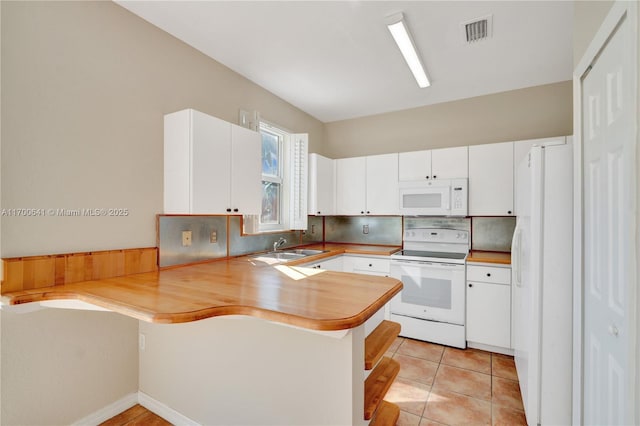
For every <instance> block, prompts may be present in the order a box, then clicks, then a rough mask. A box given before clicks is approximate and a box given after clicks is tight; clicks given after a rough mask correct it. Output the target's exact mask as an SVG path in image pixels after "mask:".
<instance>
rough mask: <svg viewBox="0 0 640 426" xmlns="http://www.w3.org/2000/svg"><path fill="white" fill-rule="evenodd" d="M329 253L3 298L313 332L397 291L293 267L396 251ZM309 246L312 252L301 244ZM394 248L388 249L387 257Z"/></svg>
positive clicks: (394, 284) (347, 324) (342, 248)
mask: <svg viewBox="0 0 640 426" xmlns="http://www.w3.org/2000/svg"><path fill="white" fill-rule="evenodd" d="M319 246H322V247H323V249H324V250H331V251H329V252H328V253H323V254H322V255H318V256H309V257H306V258H304V259H303V260H301V261H296V262H288V263H286V264H276V265H269V264H267V263H263V262H261V261H258V260H257V259H255V258H252V257H251V256H244V257H238V258H234V259H228V260H221V261H213V262H210V263H202V264H198V265H190V266H183V267H179V268H173V269H166V270H162V271H157V272H147V273H142V274H133V275H127V276H124V277H118V278H109V279H102V280H94V281H84V282H79V283H74V284H65V285H57V286H53V287H46V288H39V289H31V290H23V291H17V292H12V293H6V294H3V295H2V302H3V303H4V304H8V305H18V304H22V303H29V302H40V301H45V300H58V299H77V300H81V301H84V302H87V303H90V304H93V305H97V306H100V307H103V308H106V309H109V310H111V311H114V312H117V313H120V314H123V315H127V316H130V317H133V318H137V319H139V320H143V321H147V322H154V323H180V322H189V321H197V320H200V319H204V318H209V317H214V316H219V315H249V316H253V317H258V318H263V319H266V320H270V321H275V322H281V323H286V324H291V325H295V326H299V327H303V328H308V329H313V330H344V329H349V328H353V327H357V326H359V325H361V324H363V323H364V322H365V321H366V320H367V319H368V318H369V317H371V316H372V315H373V314H374V313H375V312H377V311H378V310H379V309H380V308H382V307H383V306H384V305H385V303H387V302H388V301H389V300H391V298H392V297H393V296H394V295H395V294H397V293H398V292H399V291H400V290H401V289H402V283H401V282H400V281H398V280H396V279H394V278H388V277H377V276H371V275H361V274H351V273H343V272H331V271H324V270H316V269H310V268H301V267H296V266H294V265H293V264H294V263H298V264H300V263H307V262H312V261H314V260H319V259H321V258H325V257H329V256H334V255H337V254H342V253H359V254H381V255H384V254H389V252H390V251H391V252H393V251H395V250H398V249H399V247H395V248H392V247H385V246H380V247H378V246H354V245H342V244H339V245H335V247H334V245H333V244H326V245H323V244H319V245H315V246H313V247H314V248H319ZM307 247H308V248H311V246H307ZM392 250H393V251H392Z"/></svg>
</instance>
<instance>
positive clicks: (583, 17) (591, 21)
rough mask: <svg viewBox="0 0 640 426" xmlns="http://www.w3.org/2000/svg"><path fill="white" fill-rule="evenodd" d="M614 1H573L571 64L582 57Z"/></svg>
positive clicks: (574, 64) (576, 62)
mask: <svg viewBox="0 0 640 426" xmlns="http://www.w3.org/2000/svg"><path fill="white" fill-rule="evenodd" d="M613 3H614V1H611V0H608V1H574V2H573V66H574V67H575V66H576V65H578V62H580V59H582V56H583V55H584V53H585V51H586V50H587V47H588V46H589V43H591V40H593V36H595V34H596V32H597V31H598V28H600V25H602V21H604V18H605V16H607V13H609V10H611V6H613Z"/></svg>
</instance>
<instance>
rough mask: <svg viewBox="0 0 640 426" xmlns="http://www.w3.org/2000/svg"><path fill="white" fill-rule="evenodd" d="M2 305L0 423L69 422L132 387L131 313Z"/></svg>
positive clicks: (134, 354)
mask: <svg viewBox="0 0 640 426" xmlns="http://www.w3.org/2000/svg"><path fill="white" fill-rule="evenodd" d="M0 313H1V315H2V365H1V368H2V387H3V391H4V392H3V393H2V402H1V405H2V408H1V412H2V424H3V425H7V426H8V425H68V424H71V423H73V422H75V421H77V420H80V419H81V418H83V417H85V416H87V415H89V414H91V413H93V412H95V411H97V410H98V409H101V408H103V407H105V406H107V405H108V404H111V403H113V402H114V401H116V400H118V399H120V398H122V397H124V396H125V395H128V394H130V393H134V392H137V391H138V346H137V339H138V332H137V330H138V327H137V324H138V323H137V321H136V320H134V319H132V318H127V317H125V316H123V315H118V314H113V313H107V312H85V311H72V310H62V309H51V310H44V311H37V312H32V313H28V314H17V313H10V312H7V311H6V310H2V311H0Z"/></svg>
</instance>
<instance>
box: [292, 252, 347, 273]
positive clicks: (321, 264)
mask: <svg viewBox="0 0 640 426" xmlns="http://www.w3.org/2000/svg"><path fill="white" fill-rule="evenodd" d="M343 257H344V256H334V257H328V258H326V259H322V260H319V261H317V262H313V263H307V264H304V265H302V266H304V267H305V268H314V269H324V270H326V271H336V272H342V271H343V269H344V268H343V264H344V261H343V259H342V258H343Z"/></svg>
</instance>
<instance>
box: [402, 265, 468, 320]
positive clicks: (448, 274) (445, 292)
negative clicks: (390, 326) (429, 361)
mask: <svg viewBox="0 0 640 426" xmlns="http://www.w3.org/2000/svg"><path fill="white" fill-rule="evenodd" d="M390 275H391V276H392V277H394V278H397V279H399V280H400V281H402V284H403V289H402V291H401V292H400V293H399V294H397V295H396V296H395V297H394V298H393V299H392V300H391V305H390V310H391V313H394V314H397V315H404V316H409V317H413V318H421V319H427V320H433V321H440V322H447V323H451V324H459V325H464V311H465V267H464V265H453V264H445V263H431V262H421V261H410V260H407V261H404V260H393V261H392V262H391V269H390Z"/></svg>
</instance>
